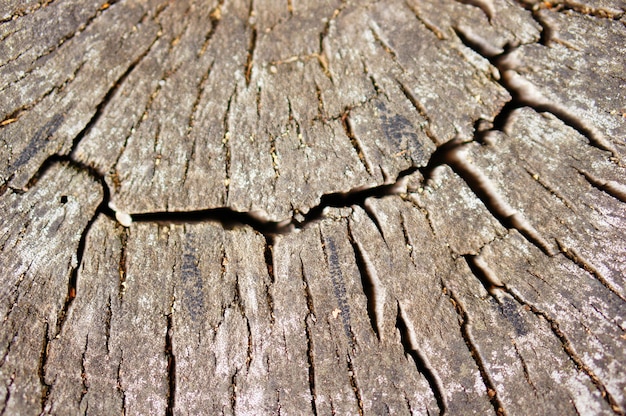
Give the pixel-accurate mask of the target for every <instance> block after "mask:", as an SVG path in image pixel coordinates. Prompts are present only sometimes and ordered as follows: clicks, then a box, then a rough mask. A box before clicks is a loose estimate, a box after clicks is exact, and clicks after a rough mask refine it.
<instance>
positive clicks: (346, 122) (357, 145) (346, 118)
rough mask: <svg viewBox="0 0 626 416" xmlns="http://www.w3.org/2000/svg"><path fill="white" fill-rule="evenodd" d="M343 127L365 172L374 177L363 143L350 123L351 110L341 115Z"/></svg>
mask: <svg viewBox="0 0 626 416" xmlns="http://www.w3.org/2000/svg"><path fill="white" fill-rule="evenodd" d="M341 125H342V126H343V131H344V133H345V134H346V136H347V137H348V139H350V143H351V144H352V147H353V148H354V151H355V153H356V155H357V157H358V158H359V161H360V162H361V164H362V165H363V167H364V168H365V171H366V172H367V174H368V175H369V176H372V168H371V166H370V163H369V162H368V161H367V158H366V157H365V152H364V151H363V146H362V145H361V142H360V141H359V139H358V137H356V135H355V134H354V130H353V129H352V122H351V121H350V111H349V110H347V111H346V112H345V113H343V114H342V115H341Z"/></svg>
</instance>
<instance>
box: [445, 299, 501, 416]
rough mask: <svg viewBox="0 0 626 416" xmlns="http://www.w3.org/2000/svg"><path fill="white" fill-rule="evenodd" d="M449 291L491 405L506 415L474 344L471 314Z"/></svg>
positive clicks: (496, 410)
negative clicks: (471, 331)
mask: <svg viewBox="0 0 626 416" xmlns="http://www.w3.org/2000/svg"><path fill="white" fill-rule="evenodd" d="M447 293H448V294H449V295H450V299H452V301H453V303H454V307H455V310H456V313H457V315H458V318H459V325H460V327H461V328H460V329H461V336H462V337H463V340H464V341H465V345H466V346H467V348H468V350H469V351H470V354H471V356H472V359H473V360H474V362H475V363H476V367H477V368H478V371H479V373H480V377H481V378H482V380H483V383H484V384H485V388H486V389H487V396H488V397H489V401H490V403H491V405H492V406H493V409H494V411H495V413H496V415H498V416H505V415H506V411H505V410H504V405H503V404H502V402H501V401H500V398H499V397H498V391H497V390H496V388H495V384H494V383H493V381H492V380H491V378H490V377H489V373H488V372H487V368H486V366H485V363H484V362H483V358H482V357H481V355H480V353H479V351H478V349H477V348H476V346H475V345H474V341H473V339H472V335H471V334H470V328H469V326H470V322H469V315H468V314H467V312H466V311H465V309H464V308H463V305H462V304H461V303H460V302H459V300H458V299H457V298H456V297H455V296H454V294H453V293H452V292H451V291H450V290H449V289H447Z"/></svg>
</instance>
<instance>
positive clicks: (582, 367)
mask: <svg viewBox="0 0 626 416" xmlns="http://www.w3.org/2000/svg"><path fill="white" fill-rule="evenodd" d="M502 289H503V290H504V291H505V292H506V293H507V294H509V295H510V296H511V297H512V298H513V299H515V301H517V303H519V304H520V305H522V306H524V307H527V308H528V309H529V310H530V311H532V313H533V314H535V315H536V316H538V317H541V318H543V319H545V320H546V322H548V323H549V324H550V329H551V330H552V333H553V334H554V336H555V337H556V338H557V339H558V340H559V342H560V343H561V347H562V348H563V351H565V354H566V355H567V356H568V357H569V359H570V360H571V361H572V362H573V363H574V365H575V366H576V368H577V369H578V370H579V371H582V372H583V373H585V375H586V376H587V377H588V378H589V379H590V380H591V382H592V383H593V384H594V385H595V386H596V388H597V389H598V390H599V391H600V393H601V395H602V398H603V399H604V400H605V401H606V402H607V403H608V404H609V406H610V407H611V409H612V410H613V411H614V412H615V413H616V414H618V415H624V414H626V412H625V411H624V409H623V408H622V407H621V406H620V404H619V402H618V401H617V400H615V398H614V397H613V396H612V395H611V393H609V391H608V390H607V389H606V387H605V386H604V384H603V383H602V381H601V380H600V379H599V378H598V376H597V375H596V374H595V372H594V371H593V370H592V369H591V368H589V366H588V365H587V364H585V362H584V361H583V359H582V358H580V357H579V356H578V355H577V354H576V351H575V350H574V348H573V347H572V345H571V343H570V341H569V339H568V338H567V336H566V335H565V334H564V333H563V332H562V331H561V328H560V326H559V323H558V322H557V321H556V319H554V318H552V317H550V316H549V315H548V314H547V313H546V312H544V311H542V310H540V309H539V308H537V307H536V306H534V305H532V304H530V303H528V302H526V301H525V300H524V299H523V298H522V296H521V295H519V294H517V293H516V292H515V291H514V290H512V289H510V288H509V287H508V286H506V285H504V286H503V288H502Z"/></svg>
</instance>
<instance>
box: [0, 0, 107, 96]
mask: <svg viewBox="0 0 626 416" xmlns="http://www.w3.org/2000/svg"><path fill="white" fill-rule="evenodd" d="M117 1H118V0H108V1H107V0H105V2H104V3H103V5H104V4H108V5H112V4H115V3H117ZM103 5H101V6H100V7H98V9H97V10H96V12H95V13H94V14H93V15H91V16H90V17H88V18H87V20H86V21H85V23H82V24H80V25H79V26H78V28H76V30H75V31H74V32H72V33H69V34H66V35H65V36H63V37H61V38H60V39H59V41H58V42H57V44H56V45H54V46H52V47H50V48H48V49H47V50H45V51H43V53H42V54H41V55H39V56H37V57H36V58H34V59H33V60H32V61H33V62H36V61H38V60H40V59H42V58H45V57H46V56H48V55H50V54H51V53H53V52H55V51H57V50H58V49H59V48H61V46H63V45H64V44H66V43H67V42H69V41H71V40H72V39H73V38H75V37H76V36H77V35H79V34H81V33H83V32H84V31H85V29H86V28H87V27H88V26H89V25H90V24H91V23H93V21H94V20H95V19H96V18H98V17H99V16H100V15H101V14H102V13H103V12H104V11H105V10H107V9H108V8H109V7H108V6H107V7H103ZM2 40H4V39H2ZM25 53H26V51H24V52H22V53H20V54H19V55H18V56H16V57H14V58H12V59H10V60H8V61H6V62H4V63H3V64H2V65H0V69H2V67H4V66H5V65H7V64H10V63H12V62H15V61H17V60H18V59H20V58H21V57H22V55H24V54H25ZM34 69H35V68H32V69H31V71H26V72H25V73H24V74H23V75H22V77H21V78H19V79H18V80H17V81H19V80H21V79H23V78H25V77H26V76H28V75H30V73H31V72H32V70H34ZM0 91H2V90H1V89H0Z"/></svg>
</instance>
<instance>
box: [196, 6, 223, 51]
mask: <svg viewBox="0 0 626 416" xmlns="http://www.w3.org/2000/svg"><path fill="white" fill-rule="evenodd" d="M224 1H225V0H220V1H219V2H218V4H217V6H215V7H214V8H213V9H212V10H211V11H210V12H209V19H210V21H211V28H210V29H209V31H208V32H207V34H206V35H205V36H204V42H203V43H202V48H200V51H199V52H198V58H199V57H201V56H202V55H204V53H205V52H206V50H207V48H208V47H209V44H210V43H211V39H213V35H215V32H216V31H217V27H218V25H219V23H220V21H221V20H222V6H224Z"/></svg>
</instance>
